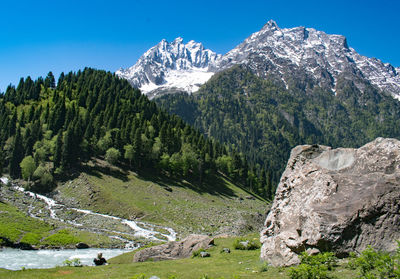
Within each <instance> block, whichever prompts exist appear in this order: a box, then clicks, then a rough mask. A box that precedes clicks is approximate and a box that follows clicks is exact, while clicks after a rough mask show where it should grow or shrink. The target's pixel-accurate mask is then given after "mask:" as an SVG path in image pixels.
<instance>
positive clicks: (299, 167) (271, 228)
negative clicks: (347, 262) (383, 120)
mask: <svg viewBox="0 0 400 279" xmlns="http://www.w3.org/2000/svg"><path fill="white" fill-rule="evenodd" d="M399 212H400V141H398V140H396V139H383V138H377V139H376V140H374V141H373V142H371V143H368V144H366V145H364V146H362V147H360V148H359V149H351V148H338V149H332V148H330V147H327V146H321V145H312V146H310V145H303V146H297V147H295V148H294V149H293V150H292V152H291V155H290V159H289V161H288V164H287V167H286V169H285V171H284V173H283V174H282V177H281V180H280V183H279V185H278V188H277V191H276V196H275V200H274V202H273V205H272V208H271V211H270V213H269V214H268V216H267V218H266V221H265V225H264V229H263V230H262V232H261V243H262V248H261V258H262V259H263V260H265V261H268V262H269V263H271V264H272V265H274V266H288V265H293V264H298V263H299V257H298V255H299V253H300V252H302V251H307V250H308V251H312V252H313V253H315V252H318V251H321V252H324V251H334V252H335V253H336V255H337V256H345V255H347V254H348V253H349V252H351V251H361V250H363V249H365V248H366V247H367V245H371V246H373V247H375V248H377V249H382V250H386V251H393V250H395V248H396V246H397V245H396V243H395V240H397V239H400V214H399Z"/></svg>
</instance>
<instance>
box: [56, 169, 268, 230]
mask: <svg viewBox="0 0 400 279" xmlns="http://www.w3.org/2000/svg"><path fill="white" fill-rule="evenodd" d="M166 188H169V190H170V191H168V190H167V189H166ZM57 190H58V191H59V192H60V194H59V196H60V197H61V198H62V199H63V200H65V201H66V202H70V203H71V204H72V205H75V206H76V204H74V203H78V206H79V207H81V208H88V209H91V210H94V211H97V212H101V213H106V214H112V215H118V216H121V217H124V218H140V219H141V220H143V221H147V222H151V223H154V224H159V225H164V226H169V227H173V228H174V229H176V230H177V231H179V232H182V233H184V234H186V233H190V232H202V233H208V232H210V233H215V232H217V231H218V232H231V231H232V228H229V227H232V225H235V224H236V223H237V224H238V227H240V226H241V227H243V229H244V230H246V229H247V230H250V231H251V230H254V229H255V227H254V224H256V223H257V222H259V225H262V222H263V220H262V219H263V217H262V216H263V215H264V213H265V211H266V208H267V202H266V201H265V200H262V199H260V198H257V199H254V200H250V199H247V198H246V197H248V196H250V194H249V193H247V192H246V191H244V190H242V189H241V188H239V187H237V186H236V185H234V184H233V183H232V182H230V181H228V180H227V179H225V178H223V177H219V178H214V179H213V180H211V181H205V182H204V183H203V185H202V186H201V187H199V186H197V185H196V184H194V183H189V182H187V181H176V180H175V181H174V180H169V179H167V178H165V177H164V178H162V179H161V178H159V177H156V176H153V175H147V176H138V175H137V174H135V173H133V172H129V171H123V170H121V169H119V168H111V169H110V168H109V166H105V167H99V166H98V165H96V167H94V166H92V167H90V168H89V167H87V169H86V170H85V172H84V173H81V174H80V175H79V177H77V178H75V179H74V180H72V181H69V182H67V183H64V184H63V185H61V186H59V187H58V188H57ZM171 190H172V191H171ZM254 218H258V219H259V220H257V222H255V221H254ZM252 224H253V225H252ZM246 226H248V227H247V228H245V227H246ZM249 226H253V227H252V228H250V227H249ZM224 227H225V229H224Z"/></svg>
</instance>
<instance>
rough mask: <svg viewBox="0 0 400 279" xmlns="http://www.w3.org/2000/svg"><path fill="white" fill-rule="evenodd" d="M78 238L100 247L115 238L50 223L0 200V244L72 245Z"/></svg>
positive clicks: (110, 243) (80, 240)
mask: <svg viewBox="0 0 400 279" xmlns="http://www.w3.org/2000/svg"><path fill="white" fill-rule="evenodd" d="M78 242H85V243H89V244H90V245H91V246H100V247H102V246H108V245H112V244H113V243H114V242H115V241H113V240H112V239H110V238H108V237H106V236H101V235H98V234H94V233H90V232H85V231H79V230H76V229H73V228H71V227H64V226H59V224H49V223H47V222H44V221H41V220H39V219H36V218H32V217H30V216H27V215H26V214H25V213H24V212H22V211H20V210H19V209H17V208H16V207H15V206H13V205H11V204H8V203H4V202H0V246H2V245H7V243H25V244H29V245H32V246H36V247H40V246H48V247H59V246H64V247H74V246H75V244H76V243H78Z"/></svg>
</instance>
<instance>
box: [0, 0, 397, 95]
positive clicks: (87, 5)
mask: <svg viewBox="0 0 400 279" xmlns="http://www.w3.org/2000/svg"><path fill="white" fill-rule="evenodd" d="M0 11H1V15H0V91H4V90H5V88H6V87H7V85H8V84H10V83H12V84H16V83H17V82H18V81H19V78H20V77H26V76H28V75H30V76H31V77H32V78H34V79H36V78H37V77H38V76H46V74H47V73H48V72H49V71H53V73H54V74H55V75H56V78H58V75H59V74H60V73H61V72H69V71H71V70H73V71H76V70H78V69H82V68H84V67H85V66H89V67H94V68H98V69H105V70H109V71H112V72H114V71H115V70H117V69H118V68H120V67H124V68H125V67H128V66H131V65H133V64H134V63H135V62H136V60H137V59H138V58H139V57H140V55H142V54H143V53H144V52H145V51H146V50H147V49H149V48H150V47H152V46H153V45H155V44H157V43H158V42H159V41H161V39H163V38H165V39H167V40H168V41H171V40H173V39H174V38H176V37H178V36H181V37H183V38H184V40H185V42H187V41H189V40H195V41H198V42H202V43H203V44H204V45H205V47H207V48H209V49H211V50H213V51H216V52H218V53H221V54H224V53H226V52H227V51H229V50H230V49H232V48H233V47H235V46H236V45H237V44H239V43H240V42H241V41H243V40H244V39H245V38H246V37H247V36H249V35H250V34H252V33H253V32H256V31H258V30H259V29H261V28H262V26H263V25H264V24H265V23H266V22H267V21H268V20H270V19H273V20H275V21H276V22H277V24H278V26H280V27H281V28H287V27H295V26H306V27H312V28H315V29H318V30H322V31H325V32H327V33H330V34H342V35H345V36H346V37H347V40H348V43H349V45H350V46H351V47H353V48H354V49H356V50H357V51H358V52H359V53H361V54H362V55H366V56H369V57H376V58H379V59H381V60H382V61H384V62H389V63H391V64H392V65H394V66H396V67H399V66H400V51H399V50H400V21H399V15H400V1H398V0H376V1H370V0H364V1H359V0H347V1H342V0H336V1H324V0H318V1H314V0H312V1H298V0H296V1H284V0H282V1H279V0H274V1H270V0H260V1H258V0H254V1H253V0H247V1H236V0H231V1H218V0H213V1H210V0H203V1H189V0H187V1H180V0H178V1H173V0H170V1H159V0H147V1H146V0H131V1H123V0H113V1H103V0H97V1H92V0H90V1H85V0H80V1H76V0H70V1H40V0H38V1H24V0H21V1H2V2H1V4H0Z"/></svg>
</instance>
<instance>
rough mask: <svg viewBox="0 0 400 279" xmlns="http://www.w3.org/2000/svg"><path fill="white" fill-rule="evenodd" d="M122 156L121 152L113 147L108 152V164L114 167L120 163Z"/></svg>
mask: <svg viewBox="0 0 400 279" xmlns="http://www.w3.org/2000/svg"><path fill="white" fill-rule="evenodd" d="M120 156H121V153H120V152H119V150H118V149H116V148H114V147H111V148H109V149H108V150H107V152H106V157H105V159H106V161H107V162H109V163H110V164H112V165H114V164H115V163H116V162H117V161H118V159H119V157H120Z"/></svg>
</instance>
